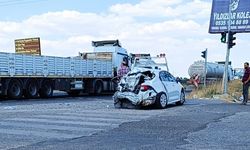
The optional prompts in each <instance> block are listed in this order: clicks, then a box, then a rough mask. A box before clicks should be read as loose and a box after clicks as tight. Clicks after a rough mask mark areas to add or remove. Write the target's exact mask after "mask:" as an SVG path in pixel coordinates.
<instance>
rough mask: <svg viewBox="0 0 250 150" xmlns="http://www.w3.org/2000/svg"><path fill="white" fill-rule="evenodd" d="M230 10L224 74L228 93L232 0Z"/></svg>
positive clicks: (225, 88) (224, 92)
mask: <svg viewBox="0 0 250 150" xmlns="http://www.w3.org/2000/svg"><path fill="white" fill-rule="evenodd" d="M228 12H229V20H228V36H227V39H228V40H227V53H226V62H225V70H224V75H223V94H227V91H228V64H229V56H230V46H229V37H230V31H231V12H232V10H231V0H229V4H228Z"/></svg>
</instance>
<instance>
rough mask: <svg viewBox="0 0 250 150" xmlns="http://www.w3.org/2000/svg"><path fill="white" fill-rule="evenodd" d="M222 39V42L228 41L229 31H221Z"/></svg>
mask: <svg viewBox="0 0 250 150" xmlns="http://www.w3.org/2000/svg"><path fill="white" fill-rule="evenodd" d="M220 41H221V43H226V41H227V33H226V32H222V33H221V38H220Z"/></svg>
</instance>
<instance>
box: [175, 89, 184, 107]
mask: <svg viewBox="0 0 250 150" xmlns="http://www.w3.org/2000/svg"><path fill="white" fill-rule="evenodd" d="M185 101H186V98H185V92H184V91H181V95H180V101H178V102H176V105H178V106H181V105H183V104H184V103H185Z"/></svg>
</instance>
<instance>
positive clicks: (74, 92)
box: [67, 90, 81, 97]
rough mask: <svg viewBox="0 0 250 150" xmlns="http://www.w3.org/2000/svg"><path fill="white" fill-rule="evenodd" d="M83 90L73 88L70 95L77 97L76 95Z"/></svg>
mask: <svg viewBox="0 0 250 150" xmlns="http://www.w3.org/2000/svg"><path fill="white" fill-rule="evenodd" d="M80 92H81V91H79V90H72V91H68V92H67V93H68V95H69V96H72V97H75V96H78V95H79V94H80Z"/></svg>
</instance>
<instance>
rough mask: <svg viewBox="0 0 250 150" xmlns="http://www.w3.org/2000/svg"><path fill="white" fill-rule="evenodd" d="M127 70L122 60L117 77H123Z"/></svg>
mask: <svg viewBox="0 0 250 150" xmlns="http://www.w3.org/2000/svg"><path fill="white" fill-rule="evenodd" d="M128 72H129V68H128V65H127V63H126V61H122V64H121V67H120V69H119V70H118V77H123V76H124V75H126V74H127V73H128Z"/></svg>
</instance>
